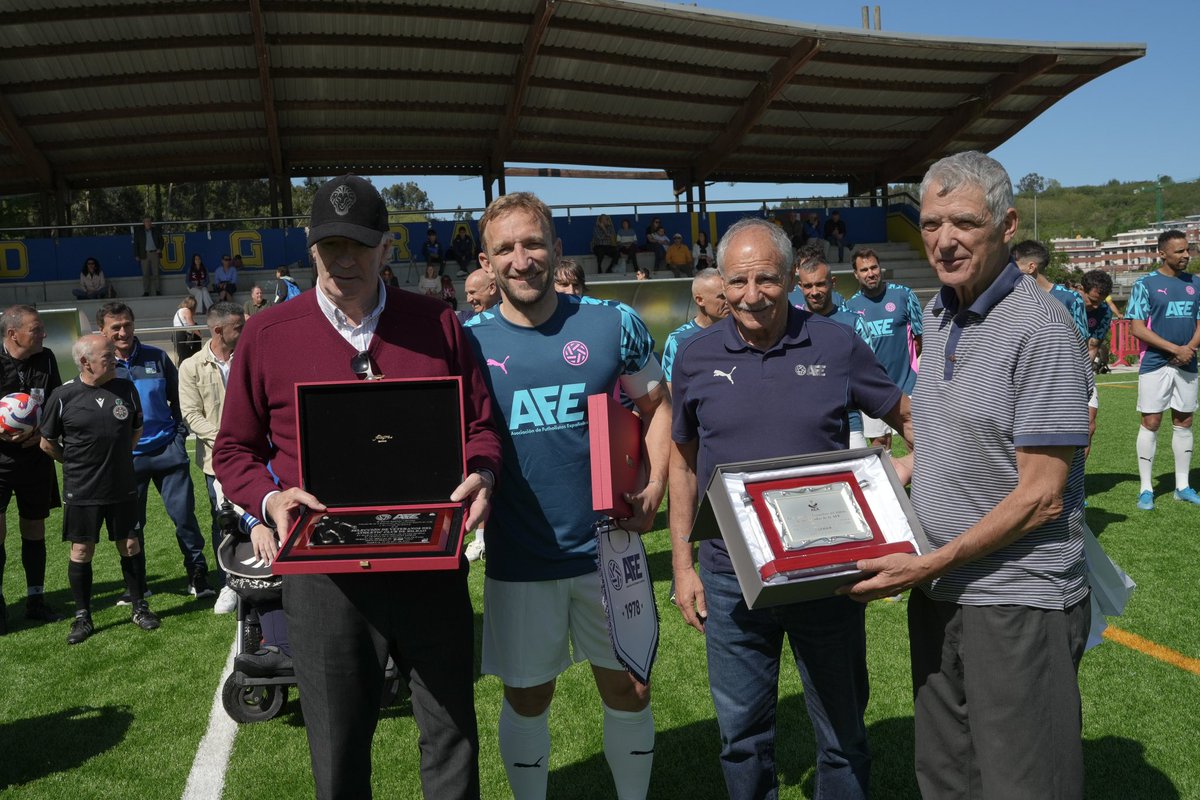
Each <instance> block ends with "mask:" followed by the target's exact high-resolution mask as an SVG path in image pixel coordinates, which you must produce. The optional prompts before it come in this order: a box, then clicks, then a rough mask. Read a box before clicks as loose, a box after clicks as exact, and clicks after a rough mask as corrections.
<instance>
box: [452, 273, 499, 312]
mask: <svg viewBox="0 0 1200 800" xmlns="http://www.w3.org/2000/svg"><path fill="white" fill-rule="evenodd" d="M463 288H464V291H465V293H466V295H467V305H468V306H469V308H464V309H462V310H461V311H459V312H458V320H459V322H466V321H467V320H468V319H470V318H471V317H473V316H475V315H476V314H482V313H483V312H484V311H487V310H488V309H489V308H491V307H492V306H494V305H496V304H497V303H499V302H500V291H499V290H498V289H497V288H496V279H495V278H494V277H492V273H490V272H488V271H487V270H486V269H477V270H475V271H473V272H472V273H471V274H470V275H468V276H467V279H466V280H465V281H463Z"/></svg>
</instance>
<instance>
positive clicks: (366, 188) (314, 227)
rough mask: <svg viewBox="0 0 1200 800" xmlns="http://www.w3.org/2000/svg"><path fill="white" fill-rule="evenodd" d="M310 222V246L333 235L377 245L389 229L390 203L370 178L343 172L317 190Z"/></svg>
mask: <svg viewBox="0 0 1200 800" xmlns="http://www.w3.org/2000/svg"><path fill="white" fill-rule="evenodd" d="M308 226H309V227H308V246H309V247H312V246H313V245H314V244H316V243H317V242H319V241H321V240H322V239H328V238H329V237H330V236H345V237H346V238H347V239H353V240H354V241H356V242H358V243H359V244H364V245H367V246H368V247H374V246H375V245H377V244H379V242H380V241H382V239H383V234H385V233H387V232H388V211H387V204H386V203H384V202H383V198H382V197H380V196H379V192H378V191H376V189H375V187H374V186H372V185H371V182H370V181H368V180H367V179H366V178H360V177H358V176H357V175H343V176H342V177H340V178H334V179H333V180H331V181H328V182H326V183H325V185H323V186H322V187H321V188H320V189H318V190H317V194H316V196H315V197H314V198H313V204H312V217H311V218H310V219H309V223H308Z"/></svg>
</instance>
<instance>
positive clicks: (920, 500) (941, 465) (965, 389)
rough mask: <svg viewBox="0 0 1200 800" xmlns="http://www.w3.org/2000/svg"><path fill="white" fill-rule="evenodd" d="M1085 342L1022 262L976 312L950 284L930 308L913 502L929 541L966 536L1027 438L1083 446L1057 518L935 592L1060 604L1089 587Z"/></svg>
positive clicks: (1029, 442)
mask: <svg viewBox="0 0 1200 800" xmlns="http://www.w3.org/2000/svg"><path fill="white" fill-rule="evenodd" d="M1083 347H1084V345H1083V344H1082V342H1081V340H1080V339H1079V337H1078V335H1077V334H1076V332H1075V329H1074V325H1073V323H1072V322H1071V318H1070V317H1069V316H1068V314H1067V311H1066V309H1065V308H1063V306H1062V304H1061V303H1059V302H1058V301H1057V300H1055V299H1054V298H1052V297H1050V296H1049V295H1048V294H1046V293H1045V292H1043V291H1041V289H1040V288H1038V285H1037V284H1036V283H1035V282H1034V281H1033V280H1032V279H1031V278H1027V277H1025V276H1023V275H1022V274H1021V273H1020V271H1019V270H1018V269H1017V267H1016V265H1015V264H1009V265H1008V266H1007V267H1006V268H1005V269H1004V271H1003V272H1001V274H1000V275H999V276H998V277H997V278H996V280H995V281H994V282H993V283H992V285H991V286H989V287H988V288H987V289H986V290H985V291H984V292H983V293H982V294H980V296H979V297H978V298H977V299H976V300H975V302H974V303H972V304H971V305H970V307H968V308H967V309H963V310H960V309H959V308H958V301H957V297H956V295H955V294H954V293H953V291H951V290H950V289H948V288H943V289H942V291H941V292H940V293H939V294H938V295H937V296H935V297H934V298H933V300H931V301H930V302H929V303H928V304H927V305H926V307H925V312H924V340H923V347H922V353H921V370H920V373H919V374H918V377H917V383H916V387H915V389H914V391H913V395H912V414H913V426H914V440H915V450H916V459H915V463H914V468H913V481H912V504H913V507H914V508H915V510H916V512H917V516H918V518H919V519H920V521H921V525H922V527H924V529H925V533H926V535H927V536H928V537H929V541H930V543H931V544H933V545H934V546H935V547H940V546H942V545H944V544H946V543H947V542H949V541H950V540H951V539H953V538H954V537H956V536H958V535H959V534H961V533H963V532H964V531H966V530H967V529H969V528H970V527H971V526H972V525H974V524H975V523H977V522H979V520H981V519H982V518H983V517H984V516H985V515H986V514H987V513H988V512H990V511H991V510H992V509H993V508H995V506H996V505H997V504H998V503H999V502H1000V501H1001V500H1003V499H1004V498H1005V497H1006V496H1007V495H1008V494H1009V493H1010V492H1012V491H1013V489H1014V488H1016V485H1017V461H1016V449H1017V448H1018V447H1047V446H1056V445H1072V446H1076V447H1079V448H1080V449H1079V450H1078V451H1077V452H1076V456H1075V459H1074V461H1073V462H1072V466H1071V470H1070V473H1069V476H1068V478H1067V485H1066V489H1065V491H1064V493H1063V507H1064V511H1063V513H1062V515H1061V516H1060V517H1059V518H1058V519H1055V520H1053V521H1051V522H1048V523H1046V524H1045V525H1043V526H1041V527H1039V528H1037V529H1035V530H1032V531H1030V532H1029V533H1027V534H1025V535H1024V536H1022V537H1021V538H1019V539H1017V540H1016V541H1014V542H1012V543H1011V544H1009V545H1007V546H1005V547H1003V548H1000V549H999V550H996V551H994V552H992V553H990V554H988V555H986V556H983V557H982V558H980V559H978V560H976V561H973V562H971V563H968V564H964V565H962V566H959V567H958V568H956V569H954V570H952V571H950V572H948V573H947V574H945V575H943V576H942V577H940V578H938V579H937V580H936V581H934V582H933V585H932V587H926V593H927V594H928V595H929V596H930V597H932V598H934V599H936V600H945V601H949V602H954V603H961V604H964V605H976V606H982V605H1004V604H1015V605H1026V606H1033V607H1036V608H1046V609H1063V608H1066V607H1069V606H1071V605H1074V604H1075V603H1077V602H1079V601H1080V600H1082V599H1083V598H1084V597H1086V596H1087V590H1088V587H1087V581H1086V577H1085V567H1084V561H1083V539H1082V521H1083V449H1082V448H1083V447H1084V446H1086V445H1087V442H1088V410H1087V401H1088V391H1089V390H1088V378H1087V375H1086V370H1085V366H1086V363H1087V359H1086V357H1085V356H1086V353H1085V352H1083V350H1082V348H1083Z"/></svg>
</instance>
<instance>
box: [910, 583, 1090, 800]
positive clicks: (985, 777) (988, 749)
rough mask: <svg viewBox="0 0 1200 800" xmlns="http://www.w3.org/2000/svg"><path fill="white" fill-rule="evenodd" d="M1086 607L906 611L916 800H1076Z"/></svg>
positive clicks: (916, 605)
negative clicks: (918, 792) (918, 791)
mask: <svg viewBox="0 0 1200 800" xmlns="http://www.w3.org/2000/svg"><path fill="white" fill-rule="evenodd" d="M1090 619H1091V607H1090V606H1089V603H1088V599H1087V598H1084V600H1083V601H1082V602H1080V603H1077V604H1076V605H1074V606H1072V607H1070V608H1068V609H1066V610H1063V611H1047V610H1044V609H1040V608H1031V607H1029V606H1019V605H1003V606H964V605H958V604H956V603H947V602H942V601H938V600H931V599H930V598H929V597H928V596H927V595H926V594H925V592H923V591H922V590H920V589H914V590H913V591H912V593H911V596H910V598H909V602H908V632H909V640H910V646H911V651H912V676H913V705H914V723H915V736H916V748H915V750H916V768H917V784H918V785H919V786H920V788H921V797H922V798H924V800H938V799H939V798H963V797H971V798H981V799H982V800H1079V799H1080V798H1082V797H1083V742H1082V738H1081V737H1082V730H1081V728H1082V712H1081V708H1080V700H1079V682H1078V677H1077V676H1078V670H1079V659H1080V658H1081V657H1082V656H1083V650H1084V645H1085V644H1086V643H1087V632H1088V624H1089V622H1090Z"/></svg>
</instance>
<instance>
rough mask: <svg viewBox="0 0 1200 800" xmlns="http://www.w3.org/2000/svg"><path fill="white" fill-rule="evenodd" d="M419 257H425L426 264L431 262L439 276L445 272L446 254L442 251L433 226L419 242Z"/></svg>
mask: <svg viewBox="0 0 1200 800" xmlns="http://www.w3.org/2000/svg"><path fill="white" fill-rule="evenodd" d="M421 257H422V258H424V259H425V263H426V264H433V266H434V267H436V268H437V274H438V277H439V278H440V277H441V276H442V275H444V274H446V254H445V253H444V252H443V251H442V243H441V242H439V241H438V238H437V231H435V230H434V229H433V228H430V229H429V230H428V231H427V232H426V233H425V241H424V243H422V244H421Z"/></svg>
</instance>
